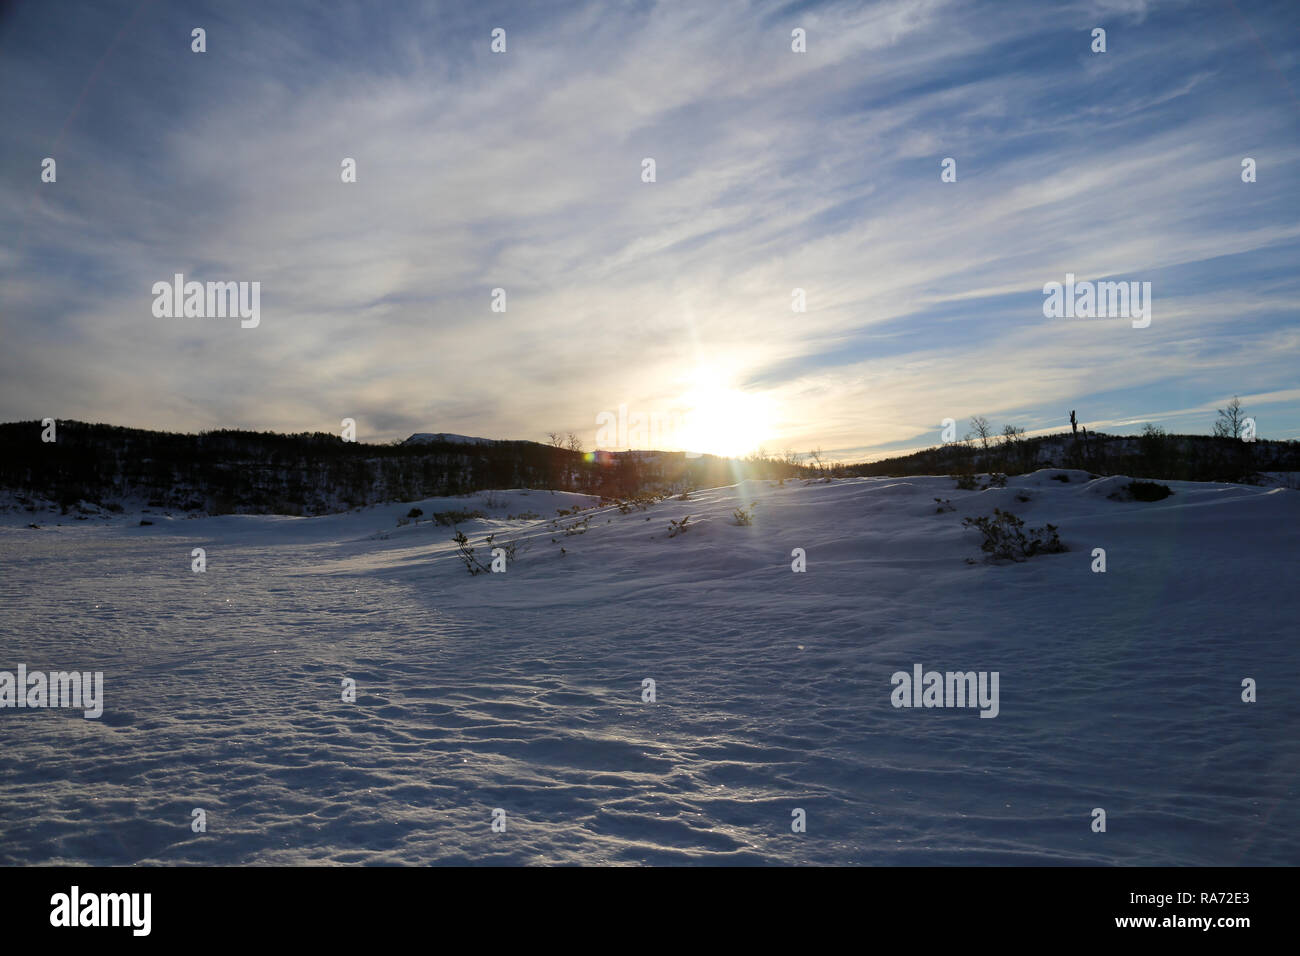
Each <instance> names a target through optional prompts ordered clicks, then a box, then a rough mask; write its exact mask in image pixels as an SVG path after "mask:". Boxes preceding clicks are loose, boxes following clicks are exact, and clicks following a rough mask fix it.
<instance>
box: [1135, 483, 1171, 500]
mask: <svg viewBox="0 0 1300 956" xmlns="http://www.w3.org/2000/svg"><path fill="white" fill-rule="evenodd" d="M1124 491H1125V492H1127V494H1128V497H1129V498H1131V499H1132V500H1134V501H1160V500H1161V499H1163V498H1168V497H1169V496H1170V495H1172V494H1173V492H1172V491H1171V490H1170V489H1169V486H1168V485H1161V484H1157V483H1156V482H1154V481H1130V482H1129V483H1128V484H1127V485H1125V486H1124Z"/></svg>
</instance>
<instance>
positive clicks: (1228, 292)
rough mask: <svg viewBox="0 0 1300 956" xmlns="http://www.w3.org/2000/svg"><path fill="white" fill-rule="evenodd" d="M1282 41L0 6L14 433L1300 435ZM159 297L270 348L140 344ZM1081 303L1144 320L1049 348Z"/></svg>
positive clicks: (9, 416) (1004, 14) (784, 8)
mask: <svg viewBox="0 0 1300 956" xmlns="http://www.w3.org/2000/svg"><path fill="white" fill-rule="evenodd" d="M323 10H324V11H325V12H322V11H323ZM196 26H201V27H203V28H204V29H205V30H206V31H207V52H206V53H203V54H197V53H193V52H191V49H190V43H191V40H190V31H191V29H192V28H193V27H196ZM495 27H501V28H503V29H505V30H506V38H507V51H506V52H505V53H504V54H493V53H492V52H491V51H490V49H489V45H490V41H491V37H490V34H491V31H492V29H493V28H495ZM1095 27H1102V28H1104V29H1105V30H1106V43H1107V51H1106V52H1105V53H1093V52H1092V51H1091V49H1090V47H1091V43H1092V39H1091V31H1092V30H1093V28H1095ZM795 28H802V29H804V30H805V31H806V34H807V52H806V53H794V52H792V51H791V48H790V46H791V40H790V34H791V30H793V29H795ZM1298 40H1300V7H1298V6H1297V5H1296V4H1295V3H1293V2H1278V3H1245V2H1238V3H1230V2H1225V3H1219V2H1205V3H1158V2H1138V0H1130V2H1087V3H1060V4H1055V3H1013V2H994V3H958V2H951V3H948V2H912V3H879V4H861V3H849V4H844V3H826V4H820V3H797V4H777V3H770V4H769V3H728V2H723V0H719V2H711V3H707V4H701V3H665V4H653V3H622V4H618V3H570V4H566V3H545V4H492V3H477V4H446V5H437V4H411V5H407V4H401V3H375V4H362V5H352V4H330V5H328V6H327V7H322V6H319V5H317V4H308V3H302V4H280V3H276V4H267V3H248V4H242V3H222V4H212V5H206V4H190V5H186V4H164V3H153V2H146V3H124V4H115V3H93V4H85V5H81V4H67V3H60V2H39V3H35V2H33V3H21V2H20V3H18V4H17V5H16V6H14V7H11V8H7V9H6V12H5V13H4V14H2V15H0V104H2V105H0V111H2V113H0V115H3V118H4V122H3V123H2V124H0V336H2V337H3V342H4V346H3V348H0V420H5V421H12V420H18V419H38V418H43V417H46V416H50V417H54V418H60V419H81V420H89V421H105V422H111V423H114V424H123V425H133V426H141V427H152V428H170V429H180V430H199V429H206V428H220V427H247V428H257V429H275V430H281V431H302V430H313V431H314V430H322V431H334V432H337V431H338V430H339V423H340V420H341V419H342V418H345V417H351V418H354V419H355V420H356V422H357V430H358V438H360V439H362V440H371V441H386V440H390V439H394V438H402V437H405V436H406V435H408V434H410V433H411V432H416V431H446V432H456V433H461V434H473V435H484V436H489V437H502V438H531V439H542V438H543V437H544V435H545V433H546V432H548V431H552V430H558V431H564V432H568V431H572V432H574V433H576V434H578V435H579V436H580V437H582V438H583V439H584V441H585V442H586V444H587V447H591V446H592V445H593V443H594V442H593V439H594V436H595V433H596V417H597V416H598V415H599V414H601V413H602V412H609V411H615V410H617V409H618V408H619V406H620V405H625V406H627V407H628V408H629V409H631V410H632V411H633V412H634V413H636V412H640V413H643V414H647V415H649V414H670V413H674V412H678V411H683V410H684V411H686V412H687V413H689V414H691V415H693V416H694V420H695V421H696V423H697V425H696V427H695V429H694V431H692V432H691V433H690V435H689V438H682V440H681V442H680V444H685V445H691V446H700V447H695V448H694V450H702V451H723V452H734V451H739V450H742V449H745V448H747V447H748V446H750V445H753V444H759V443H761V444H762V445H763V446H764V447H766V449H767V450H769V451H782V450H784V449H786V448H793V449H796V450H799V451H805V450H807V449H809V448H812V447H816V446H820V447H821V448H823V449H825V450H826V451H827V452H828V453H829V454H830V457H834V458H838V459H859V458H865V457H879V456H881V455H883V454H886V453H892V452H896V451H901V450H905V449H910V448H915V447H921V446H925V445H931V444H935V443H937V442H938V441H939V429H940V423H941V422H942V420H943V419H944V418H953V419H956V420H957V421H959V422H964V421H965V420H966V419H968V418H969V417H970V416H971V415H977V414H978V415H983V416H985V417H987V418H988V419H990V420H991V421H992V422H993V423H994V424H995V425H997V426H999V427H1000V426H1001V424H1003V423H1005V422H1008V421H1010V422H1014V423H1016V424H1018V425H1021V426H1023V427H1026V428H1027V429H1028V430H1029V431H1030V432H1031V433H1034V432H1037V431H1041V430H1058V429H1062V428H1066V427H1068V423H1067V419H1068V415H1069V411H1070V410H1071V409H1078V411H1079V417H1080V419H1081V421H1083V422H1084V423H1085V424H1087V425H1089V427H1092V428H1095V429H1100V430H1106V431H1112V432H1118V433H1125V432H1132V431H1136V430H1137V429H1139V428H1140V426H1141V424H1142V423H1144V422H1148V421H1150V422H1156V423H1159V424H1161V425H1163V426H1164V427H1165V428H1167V429H1169V430H1171V431H1180V432H1202V433H1205V432H1208V431H1209V430H1210V428H1211V425H1212V423H1213V419H1214V409H1215V407H1216V406H1221V405H1223V404H1224V402H1225V401H1226V400H1227V399H1228V398H1230V397H1231V396H1232V395H1233V394H1237V395H1239V396H1241V398H1242V401H1243V403H1244V404H1245V405H1246V407H1247V411H1248V412H1249V413H1251V414H1253V415H1254V416H1255V418H1256V419H1257V421H1258V423H1259V432H1260V435H1261V436H1262V437H1268V438H1297V437H1300V381H1298V380H1297V369H1300V361H1298V359H1300V323H1298V322H1297V310H1296V301H1297V286H1298V285H1300V280H1298V279H1297V269H1296V266H1297V263H1300V255H1298V253H1300V198H1298V197H1300V190H1298V188H1297V176H1296V167H1297V160H1298V159H1300V125H1298V124H1300V100H1298V99H1297V89H1300V75H1298V74H1300V43H1298V42H1297V41H1298ZM47 156H48V157H53V158H54V159H55V160H56V162H57V181H56V182H54V183H42V182H41V179H40V173H41V161H42V159H43V158H44V157H47ZM344 157H352V158H355V159H356V161H357V173H358V174H357V182H355V183H349V184H344V183H342V182H341V180H340V163H341V161H342V159H343V158H344ZM645 157H653V158H654V159H655V161H656V166H657V169H656V174H657V179H656V181H655V182H653V183H645V182H642V181H641V169H642V160H643V158H645ZM945 157H952V158H953V159H955V160H956V163H957V181H956V182H952V183H945V182H941V180H940V172H941V168H940V163H941V161H942V160H943V159H944V158H945ZM1244 157H1251V158H1253V159H1254V160H1255V161H1256V163H1257V181H1256V182H1254V183H1243V182H1242V180H1241V161H1242V159H1243V158H1244ZM177 272H180V273H183V274H184V275H185V276H186V278H187V279H195V280H198V281H226V280H243V281H259V282H260V283H261V289H262V293H261V322H260V325H259V326H258V327H257V328H255V329H242V328H240V324H239V322H238V320H230V319H198V318H189V319H184V318H161V319H160V318H156V317H155V316H154V315H153V313H152V311H151V306H152V304H153V294H152V292H151V289H152V286H153V283H155V282H158V281H170V279H171V277H172V276H173V275H174V274H175V273H177ZM1066 273H1074V274H1075V275H1076V276H1077V277H1078V279H1080V280H1084V279H1088V280H1104V279H1116V280H1127V281H1149V282H1151V284H1152V295H1153V315H1152V322H1151V324H1150V326H1149V327H1148V328H1145V329H1136V328H1133V327H1131V324H1130V323H1129V321H1128V320H1126V319H1091V320H1084V319H1075V320H1070V319H1048V318H1044V316H1043V311H1042V306H1043V301H1044V296H1043V292H1042V289H1043V286H1044V284H1045V283H1048V282H1062V281H1064V278H1065V275H1066ZM498 287H500V288H504V289H505V290H506V294H507V309H506V312H504V313H500V312H493V311H492V310H491V307H490V306H491V294H492V290H493V289H494V288H498ZM794 288H802V289H804V290H805V292H806V297H807V311H806V312H803V313H795V312H792V310H791V291H792V289H794ZM681 437H682V436H678V438H681ZM670 444H671V443H670Z"/></svg>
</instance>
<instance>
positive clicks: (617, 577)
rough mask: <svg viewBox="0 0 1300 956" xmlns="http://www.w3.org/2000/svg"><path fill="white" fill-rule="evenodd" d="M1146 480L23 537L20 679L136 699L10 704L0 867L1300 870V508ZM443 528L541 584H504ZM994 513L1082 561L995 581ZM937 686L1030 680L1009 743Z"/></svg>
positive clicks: (484, 501)
mask: <svg viewBox="0 0 1300 956" xmlns="http://www.w3.org/2000/svg"><path fill="white" fill-rule="evenodd" d="M1059 474H1067V475H1068V476H1069V478H1070V481H1068V482H1062V481H1059V480H1055V479H1054V478H1053V477H1052V476H1053V475H1059ZM1122 484H1124V480H1123V479H1116V478H1106V479H1100V480H1095V481H1089V479H1088V476H1087V475H1086V474H1084V473H1081V472H1061V471H1059V470H1053V471H1044V472H1037V473H1035V474H1032V475H1027V476H1025V477H1023V478H1018V479H1017V478H1013V479H1011V480H1010V481H1009V482H1008V486H1007V487H1006V488H1004V489H997V488H991V489H988V490H983V491H957V490H955V489H954V487H953V485H954V483H953V481H952V480H951V479H948V478H939V477H935V478H910V479H905V480H892V479H857V480H848V481H835V482H830V483H808V484H805V483H803V482H793V483H792V482H787V483H786V484H785V485H784V486H778V485H777V484H776V483H774V482H747V483H744V484H741V485H737V486H734V487H729V488H720V489H715V490H711V491H702V492H694V493H692V494H691V495H690V498H689V500H686V501H681V500H669V501H663V502H660V503H658V504H654V505H651V506H650V507H649V508H648V510H645V511H642V510H636V509H633V510H631V511H630V513H627V514H622V513H620V510H619V509H618V508H616V507H605V508H600V509H598V510H595V511H583V512H580V513H579V514H577V515H570V516H565V517H560V518H559V519H558V522H557V524H556V525H554V526H553V525H552V522H551V520H549V518H547V517H543V518H528V517H524V518H520V517H519V515H520V514H521V513H525V514H526V513H534V514H537V515H542V516H550V517H551V518H553V517H555V515H556V510H557V509H569V508H572V507H573V506H575V505H582V504H591V503H593V502H592V501H591V499H588V498H584V497H583V496H579V495H572V494H559V493H550V492H539V491H532V492H522V491H513V492H494V493H492V494H491V495H479V496H474V497H469V498H458V499H452V500H441V501H424V502H407V503H404V504H400V505H399V504H393V505H388V506H381V507H374V508H370V509H366V510H364V511H360V512H352V513H349V514H345V515H335V516H328V517H321V518H276V517H220V518H203V519H190V520H186V519H183V518H180V517H174V518H168V517H167V516H165V515H162V514H158V513H154V514H152V515H146V516H145V517H146V518H147V519H148V520H152V521H153V522H154V524H153V525H152V526H143V527H142V526H140V525H139V518H140V515H138V514H137V515H135V516H130V517H127V516H122V517H117V518H114V519H112V520H110V521H107V522H105V521H98V522H95V521H91V522H81V523H77V522H74V521H72V520H71V518H67V517H65V518H61V519H59V518H53V517H52V518H50V519H48V520H47V521H45V523H42V520H41V519H37V523H40V524H42V527H41V528H40V529H39V530H34V529H30V528H27V527H25V524H26V522H27V521H28V520H32V519H31V516H30V515H24V516H23V517H22V518H21V519H19V518H17V517H16V516H9V517H8V518H6V519H5V520H6V522H7V523H8V524H7V526H6V527H4V528H3V529H0V593H2V594H3V608H4V609H3V628H4V643H3V660H0V670H10V671H12V670H14V669H15V668H16V665H18V664H19V663H25V664H26V665H27V666H28V667H29V668H30V669H32V670H38V669H40V670H64V669H69V668H76V669H78V670H90V671H94V670H102V671H103V672H104V681H105V698H106V701H105V709H104V715H103V717H102V718H101V719H100V720H86V719H84V718H83V717H82V716H81V713H80V711H68V710H44V711H35V710H26V709H24V710H17V709H5V710H0V863H5V864H27V863H86V864H132V863H222V864H233V863H262V864H271V863H405V864H428V863H440V864H449V863H512V864H536V863H632V864H635V863H649V864H674V863H708V864H717V863H734V864H755V863H822V864H1157V865H1163V864H1171V865H1185V864H1190V865H1200V864H1216V865H1217V864H1226V865H1234V864H1288V865H1295V864H1300V814H1298V813H1297V809H1296V807H1297V793H1296V789H1297V770H1298V769H1300V744H1298V743H1297V741H1300V699H1298V698H1297V694H1296V687H1297V678H1300V648H1298V645H1297V633H1296V620H1297V617H1298V615H1297V610H1298V606H1300V598H1298V597H1297V581H1300V567H1298V566H1297V564H1298V562H1297V554H1298V553H1300V549H1298V548H1297V543H1298V542H1297V528H1298V527H1300V494H1297V493H1296V492H1294V491H1291V490H1287V489H1282V488H1276V489H1263V488H1254V487H1244V486H1234V485H1224V484H1199V485H1198V484H1191V483H1181V482H1171V483H1170V485H1171V487H1172V488H1173V490H1174V494H1173V496H1172V497H1169V498H1166V499H1165V500H1163V501H1159V502H1154V503H1142V502H1133V501H1119V500H1113V499H1111V498H1110V497H1108V496H1109V495H1110V494H1111V493H1112V492H1114V491H1115V490H1116V489H1117V488H1118V487H1119V486H1120V485H1122ZM936 497H938V498H942V499H949V500H951V502H952V506H953V507H954V508H955V510H944V511H939V510H937V509H938V508H939V507H940V506H939V505H937V504H936V502H935V498H936ZM1021 497H1028V499H1029V500H1028V501H1021V500H1019V499H1020V498H1021ZM751 502H754V503H755V505H754V508H753V514H754V521H753V524H752V525H749V526H742V525H738V524H736V523H735V522H734V520H733V518H732V512H733V510H734V509H735V508H737V507H740V506H748V505H749V504H750V503H751ZM412 506H415V507H419V508H421V509H422V510H423V511H424V513H425V515H426V516H428V515H430V514H431V513H433V512H435V511H449V510H453V509H459V510H470V511H473V510H478V511H481V512H484V513H486V514H488V515H490V516H492V517H490V518H487V519H475V520H470V521H467V522H464V523H462V524H461V525H460V527H461V528H462V530H464V531H465V532H466V533H467V534H468V535H469V536H470V538H471V541H472V542H473V543H474V545H475V546H476V548H478V549H479V551H480V553H482V554H483V555H484V560H485V561H487V560H490V559H489V558H488V556H487V555H486V553H485V552H486V550H487V549H486V547H485V546H484V545H483V543H482V538H483V536H484V535H485V534H487V533H490V532H496V534H497V536H498V542H499V541H500V539H501V538H503V537H504V538H508V539H515V538H521V539H523V544H521V545H520V549H519V553H518V555H517V559H516V562H515V563H514V564H513V565H512V566H510V568H509V570H508V571H507V572H506V573H504V574H480V575H477V576H470V575H469V574H468V573H466V571H465V568H464V567H463V565H462V564H461V563H460V561H459V560H458V559H457V557H456V556H455V553H454V547H453V545H452V543H451V541H450V538H451V535H452V529H451V528H450V527H447V526H444V525H440V524H436V523H431V522H429V521H428V520H422V521H421V522H420V523H419V524H418V525H416V524H414V523H411V524H407V525H403V526H401V527H399V526H398V525H397V521H398V519H399V518H401V517H403V516H405V515H406V513H407V512H408V511H409V510H410V508H411V507H412ZM994 507H1001V508H1004V509H1010V510H1011V511H1013V512H1015V513H1016V514H1018V515H1020V516H1022V517H1024V518H1025V520H1026V526H1027V527H1028V526H1036V525H1039V524H1042V523H1044V522H1048V521H1050V522H1052V523H1054V524H1056V525H1058V526H1059V528H1060V529H1061V535H1062V539H1063V541H1064V542H1065V543H1066V544H1067V545H1068V546H1069V548H1070V550H1069V551H1068V552H1067V553H1064V554H1054V555H1046V556H1039V557H1035V558H1033V559H1032V560H1030V561H1028V562H1027V563H1023V564H1007V565H990V564H987V563H985V562H984V561H983V559H982V558H983V556H982V555H981V552H980V551H979V536H978V534H977V533H976V532H973V531H970V530H965V529H963V528H962V526H961V518H962V517H963V516H967V515H985V514H990V513H991V512H992V510H993V508H994ZM509 515H513V516H515V517H514V518H513V519H509V518H508V517H507V516H509ZM686 515H689V516H690V521H689V523H688V526H687V527H688V530H687V531H686V532H684V533H682V534H679V535H676V536H675V537H671V538H670V537H668V530H669V521H670V520H672V519H681V518H683V517H684V516H686ZM587 516H590V520H589V521H588V522H587V523H586V525H585V528H586V530H585V533H579V532H580V531H581V530H582V528H583V527H584V526H583V525H582V524H581V519H582V518H584V517H587ZM56 521H63V522H64V523H63V524H62V525H57V524H55V523H54V522H56ZM566 529H567V530H569V531H570V532H571V533H569V534H566V533H565V530H566ZM196 547H202V548H205V549H206V552H207V571H206V572H205V573H202V574H197V573H193V572H192V571H191V549H192V548H196ZM794 548H803V549H805V550H806V553H807V571H806V573H793V572H792V570H791V560H792V559H791V551H792V549H794ZM1094 548H1104V549H1105V551H1106V562H1107V571H1106V573H1104V574H1100V573H1093V572H1092V571H1091V570H1090V568H1091V565H1092V563H1093V560H1094V559H1093V556H1092V550H1093V549H1094ZM525 549H526V550H525ZM561 549H563V553H562V551H561ZM968 558H978V559H980V560H979V561H978V562H977V563H975V564H971V563H968V561H967V559H968ZM917 663H919V664H921V665H923V667H924V668H925V669H926V670H930V669H934V670H938V671H945V672H946V671H949V670H954V671H957V670H960V671H968V670H975V671H998V672H999V674H1000V713H999V715H998V716H997V717H996V718H993V719H988V718H981V717H979V715H978V711H977V710H975V709H941V708H934V709H925V708H918V709H911V708H908V709H896V708H895V707H894V706H892V704H891V699H890V695H891V690H892V685H891V676H892V675H893V674H894V672H896V671H900V670H902V671H909V672H910V671H911V669H912V666H913V665H914V664H917ZM344 678H352V679H354V680H355V681H356V684H357V689H358V692H357V699H356V701H355V703H346V702H344V701H343V700H342V699H341V696H342V693H341V682H342V680H343V679H344ZM645 678H651V679H653V680H654V681H655V682H656V692H657V700H656V701H655V702H654V703H643V702H642V699H641V698H642V681H643V679H645ZM1244 678H1253V679H1255V680H1256V681H1257V682H1258V702H1257V703H1246V702H1243V701H1242V681H1243V679H1244ZM1096 807H1100V808H1103V809H1104V810H1105V811H1106V814H1107V829H1106V832H1104V833H1095V832H1093V830H1092V820H1093V817H1092V811H1093V809H1094V808H1096ZM196 808H202V809H203V810H204V811H205V812H206V815H207V831H206V832H204V833H195V832H192V830H191V816H192V811H193V810H194V809H196ZM494 808H502V809H504V810H505V811H506V822H507V830H506V832H504V833H496V832H493V830H492V827H491V823H492V814H493V810H494ZM796 808H802V809H803V810H805V811H806V814H807V832H806V833H795V832H792V829H791V822H792V812H793V811H794V810H795V809H796Z"/></svg>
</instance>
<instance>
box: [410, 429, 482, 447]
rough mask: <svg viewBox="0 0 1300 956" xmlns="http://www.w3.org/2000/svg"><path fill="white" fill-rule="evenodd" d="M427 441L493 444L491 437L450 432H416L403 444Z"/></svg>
mask: <svg viewBox="0 0 1300 956" xmlns="http://www.w3.org/2000/svg"><path fill="white" fill-rule="evenodd" d="M429 442H451V443H452V444H457V445H495V444H496V442H495V441H494V440H493V439H491V438H473V437H471V436H469V435H453V434H451V433H450V432H416V433H415V434H414V435H412V436H411V437H410V438H408V439H406V441H404V442H402V444H403V445H424V444H428V443H429Z"/></svg>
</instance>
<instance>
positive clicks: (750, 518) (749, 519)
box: [731, 502, 754, 526]
mask: <svg viewBox="0 0 1300 956" xmlns="http://www.w3.org/2000/svg"><path fill="white" fill-rule="evenodd" d="M731 514H732V517H734V518H735V519H736V524H738V525H741V526H744V525H751V524H753V523H754V503H753V502H751V503H750V505H749V507H748V508H737V509H736V510H735V511H733V512H732V513H731Z"/></svg>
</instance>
